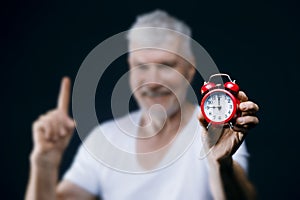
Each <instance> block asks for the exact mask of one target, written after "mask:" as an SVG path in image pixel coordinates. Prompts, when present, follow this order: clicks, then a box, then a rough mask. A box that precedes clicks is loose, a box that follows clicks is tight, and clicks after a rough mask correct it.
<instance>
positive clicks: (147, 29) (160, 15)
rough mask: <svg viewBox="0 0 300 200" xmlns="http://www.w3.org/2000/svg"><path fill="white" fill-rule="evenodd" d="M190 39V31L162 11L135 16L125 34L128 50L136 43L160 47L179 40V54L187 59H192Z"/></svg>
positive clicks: (180, 22)
mask: <svg viewBox="0 0 300 200" xmlns="http://www.w3.org/2000/svg"><path fill="white" fill-rule="evenodd" d="M190 37H191V29H190V27H189V26H188V25H186V24H185V23H184V22H182V21H180V20H178V19H177V18H175V17H173V16H170V15H169V14H168V13H166V12H165V11H162V10H155V11H152V12H150V13H146V14H143V15H140V16H137V19H136V21H135V23H134V24H133V25H132V27H131V28H130V30H129V31H128V34H127V39H128V41H129V50H131V49H132V45H133V44H136V43H138V44H139V45H142V46H149V45H151V46H153V45H154V46H155V47H161V45H166V44H172V43H174V39H178V38H180V39H181V43H180V49H179V51H180V54H182V55H183V56H188V57H189V58H191V57H193V53H192V49H191V38H190Z"/></svg>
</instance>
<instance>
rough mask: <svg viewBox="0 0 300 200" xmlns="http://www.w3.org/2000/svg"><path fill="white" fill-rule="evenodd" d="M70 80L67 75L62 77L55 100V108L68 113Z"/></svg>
mask: <svg viewBox="0 0 300 200" xmlns="http://www.w3.org/2000/svg"><path fill="white" fill-rule="evenodd" d="M70 90H71V80H70V78H69V77H64V78H63V79H62V81H61V85H60V91H59V96H58V101H57V108H58V109H60V110H62V111H64V112H65V113H68V110H69V102H70V93H71V91H70Z"/></svg>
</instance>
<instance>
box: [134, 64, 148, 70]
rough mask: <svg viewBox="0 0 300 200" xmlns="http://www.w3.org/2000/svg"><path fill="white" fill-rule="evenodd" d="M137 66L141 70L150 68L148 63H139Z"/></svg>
mask: <svg viewBox="0 0 300 200" xmlns="http://www.w3.org/2000/svg"><path fill="white" fill-rule="evenodd" d="M137 67H138V68H139V69H140V70H146V69H148V68H149V66H148V65H138V66H137Z"/></svg>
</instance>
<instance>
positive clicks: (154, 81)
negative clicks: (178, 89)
mask: <svg viewBox="0 0 300 200" xmlns="http://www.w3.org/2000/svg"><path fill="white" fill-rule="evenodd" d="M146 80H147V86H148V87H151V88H157V87H161V85H162V79H161V73H160V70H159V68H158V67H157V66H151V68H150V69H149V70H148V72H147V74H146Z"/></svg>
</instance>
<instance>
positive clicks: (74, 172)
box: [63, 145, 101, 196]
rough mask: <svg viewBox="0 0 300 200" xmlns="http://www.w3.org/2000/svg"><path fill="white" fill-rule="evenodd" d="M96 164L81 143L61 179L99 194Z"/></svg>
mask: <svg viewBox="0 0 300 200" xmlns="http://www.w3.org/2000/svg"><path fill="white" fill-rule="evenodd" d="M98 164H99V163H97V162H96V160H95V159H94V158H93V157H92V156H91V155H90V154H89V152H88V151H87V150H86V149H85V148H84V146H83V145H81V146H80V148H79V150H78V152H77V154H76V156H75V158H74V160H73V163H72V165H71V167H70V169H68V170H67V172H66V173H65V174H64V176H63V179H64V180H68V181H70V182H72V183H74V184H76V185H78V186H79V187H81V188H83V189H85V190H86V191H88V192H90V193H91V194H93V195H96V196H101V190H100V180H99V175H98V174H99V172H98V173H97V170H99V168H98V167H97V166H98Z"/></svg>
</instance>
